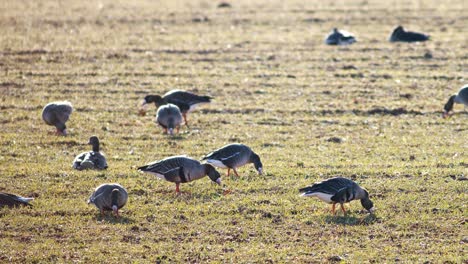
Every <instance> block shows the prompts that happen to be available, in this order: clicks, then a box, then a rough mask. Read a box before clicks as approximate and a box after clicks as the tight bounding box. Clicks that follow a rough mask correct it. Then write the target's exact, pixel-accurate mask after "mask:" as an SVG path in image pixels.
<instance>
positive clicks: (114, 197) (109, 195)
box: [88, 183, 128, 217]
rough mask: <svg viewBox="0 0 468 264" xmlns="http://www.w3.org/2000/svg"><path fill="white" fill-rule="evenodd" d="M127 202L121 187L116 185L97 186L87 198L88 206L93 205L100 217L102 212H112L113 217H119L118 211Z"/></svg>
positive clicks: (123, 189) (125, 194) (126, 196)
mask: <svg viewBox="0 0 468 264" xmlns="http://www.w3.org/2000/svg"><path fill="white" fill-rule="evenodd" d="M127 200H128V193H127V190H125V188H124V187H122V185H120V184H118V183H105V184H101V185H99V186H98V187H97V188H96V190H94V192H93V194H92V195H91V197H89V200H88V204H94V205H95V206H96V207H97V208H98V209H99V211H100V212H101V215H104V211H113V212H114V214H115V216H117V217H119V209H120V208H122V207H123V206H124V205H125V204H126V203H127Z"/></svg>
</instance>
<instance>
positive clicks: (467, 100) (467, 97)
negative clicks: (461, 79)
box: [443, 84, 468, 118]
mask: <svg viewBox="0 0 468 264" xmlns="http://www.w3.org/2000/svg"><path fill="white" fill-rule="evenodd" d="M454 103H457V104H464V105H465V108H466V107H467V106H468V84H465V85H464V86H463V87H462V88H461V89H460V91H458V93H457V94H454V95H452V96H450V98H449V99H448V101H447V103H446V104H445V106H444V110H445V112H444V115H443V117H444V118H447V117H449V116H450V112H451V111H452V110H453V104H454Z"/></svg>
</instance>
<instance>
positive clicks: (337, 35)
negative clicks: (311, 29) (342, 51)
mask: <svg viewBox="0 0 468 264" xmlns="http://www.w3.org/2000/svg"><path fill="white" fill-rule="evenodd" d="M354 42H356V38H355V37H354V36H353V35H352V34H351V33H349V32H347V31H344V30H338V29H337V28H334V29H333V30H332V32H330V34H329V35H328V36H327V38H326V39H325V44H327V45H349V44H353V43H354Z"/></svg>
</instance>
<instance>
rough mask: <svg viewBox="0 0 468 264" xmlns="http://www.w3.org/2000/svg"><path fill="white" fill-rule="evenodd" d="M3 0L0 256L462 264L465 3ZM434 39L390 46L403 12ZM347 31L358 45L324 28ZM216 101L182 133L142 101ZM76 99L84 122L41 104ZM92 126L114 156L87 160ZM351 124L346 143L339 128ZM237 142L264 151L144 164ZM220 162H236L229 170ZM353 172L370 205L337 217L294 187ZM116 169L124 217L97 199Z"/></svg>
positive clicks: (467, 162) (466, 170) (466, 216)
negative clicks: (445, 115)
mask: <svg viewBox="0 0 468 264" xmlns="http://www.w3.org/2000/svg"><path fill="white" fill-rule="evenodd" d="M405 2H408V1H401V0H395V1H374V0H349V1H330V3H327V4H324V3H323V1H318V0H316V1H295V0H294V1H279V0H275V1H267V0H262V1H247V0H240V1H232V2H231V5H232V7H231V8H217V5H218V2H216V1H206V0H196V1H149V0H139V1H119V0H117V1H116V0H112V1H110V0H100V1H76V0H70V1H52V0H47V1H29V0H20V1H4V2H3V3H2V4H0V34H1V38H0V91H1V101H0V105H1V106H0V123H1V125H0V153H1V154H0V178H1V180H0V191H7V192H12V193H17V194H20V195H24V196H33V197H35V200H34V201H33V205H34V207H32V208H16V209H8V208H4V209H0V262H14V263H45V262H82V263H129V262H136V263H145V262H148V263H155V262H162V263H210V262H214V263H216V262H232V263H285V262H286V263H320V262H339V261H342V262H349V263H362V262H367V263H385V262H387V263H393V262H402V263H409V262H415V263H423V262H426V263H442V262H446V263H466V262H467V261H468V257H467V256H468V250H467V244H468V231H467V230H468V229H467V227H466V224H467V221H468V210H467V198H468V195H467V193H468V188H467V181H465V180H466V177H467V176H468V153H467V149H468V143H467V135H468V122H467V120H468V114H467V113H466V112H463V107H462V106H460V105H456V106H455V110H456V111H457V112H458V113H457V114H455V115H454V116H453V117H452V118H451V119H447V120H445V119H442V118H441V115H442V109H443V108H442V107H443V105H444V104H445V102H446V100H447V99H448V97H449V95H451V94H453V93H454V92H456V91H457V90H458V89H459V88H460V87H461V86H462V85H463V84H465V83H467V82H468V80H467V77H468V72H467V69H468V56H467V51H468V28H467V27H466V25H467V23H468V17H467V16H466V14H467V13H468V7H467V5H466V1H463V0H457V1H455V0H454V1H443V2H444V3H443V4H441V3H440V2H439V1H435V0H432V1H413V2H412V3H409V4H408V3H405ZM398 24H402V25H403V26H405V27H407V28H408V29H410V30H414V31H422V32H426V33H428V34H430V35H431V38H432V39H431V40H430V41H429V42H426V43H418V44H395V43H389V42H388V41H387V38H388V36H389V34H390V32H391V31H392V30H393V28H394V27H395V26H396V25H398ZM333 27H339V28H343V29H346V30H348V31H351V32H353V33H355V34H356V35H357V39H358V42H357V43H355V44H353V45H351V46H347V47H331V46H326V45H324V44H323V39H324V37H325V35H326V34H327V33H328V32H329V31H330V30H331V29H332V28H333ZM174 88H177V89H184V90H190V91H194V92H197V93H199V94H207V95H211V96H213V97H214V98H215V99H214V101H213V102H212V103H211V104H210V105H206V106H204V107H202V108H200V109H199V111H197V112H194V113H193V114H191V115H189V122H191V126H190V129H188V128H187V127H183V129H182V131H181V133H180V134H179V135H177V136H175V137H173V138H171V137H168V136H167V135H164V134H162V129H161V128H160V127H158V126H157V125H156V124H155V123H154V116H155V109H153V107H150V108H149V111H148V114H147V115H146V116H139V115H138V109H139V104H140V103H141V100H142V99H143V97H144V96H145V95H147V94H150V93H153V94H162V93H165V92H166V91H168V90H170V89H174ZM54 100H69V101H70V102H72V103H73V105H74V107H75V112H74V113H73V114H72V116H71V119H70V121H69V122H68V123H67V125H68V128H69V133H70V135H69V136H67V137H57V136H53V135H50V134H49V132H50V131H53V130H54V128H52V127H49V126H47V125H45V124H44V122H43V121H42V118H41V110H42V107H43V106H44V105H45V104H46V103H48V102H50V101H54ZM91 135H97V136H99V137H100V139H101V142H102V150H103V151H104V152H105V153H106V155H107V157H108V164H109V169H107V170H106V171H74V170H72V168H71V165H72V161H73V158H74V157H75V155H77V154H79V153H81V152H83V151H87V150H89V148H90V146H89V145H86V143H87V141H88V138H89V137H90V136H91ZM334 138H338V140H336V139H334ZM231 142H241V143H244V144H247V145H249V146H251V147H252V148H253V150H254V151H256V152H257V153H258V154H259V155H260V156H261V158H262V162H263V164H264V170H265V171H266V173H265V174H264V175H262V176H258V175H257V174H256V172H255V170H254V168H253V166H252V165H249V166H246V167H242V168H241V169H239V173H240V174H241V177H240V178H237V177H229V178H228V177H226V176H224V177H223V181H224V183H225V184H226V186H227V187H228V188H229V189H230V190H232V193H231V194H229V195H226V196H223V194H222V190H221V189H220V188H219V187H218V186H216V185H215V184H212V183H211V182H210V180H209V179H208V178H205V179H201V180H199V181H195V182H192V183H187V184H182V186H181V189H182V191H186V192H189V194H185V195H181V196H178V197H177V196H176V195H175V193H174V190H175V184H172V183H169V182H165V181H160V180H157V179H156V178H155V177H153V176H151V175H149V174H142V173H139V172H138V171H136V167H137V166H141V165H144V164H146V163H148V162H151V161H154V160H158V159H162V158H164V157H167V156H171V155H179V154H187V155H189V156H192V157H195V158H200V157H202V156H203V155H204V154H206V153H208V152H210V151H212V150H214V149H216V148H218V147H221V146H223V145H225V144H227V143H231ZM220 172H221V173H222V174H223V175H224V174H225V173H226V171H225V170H220ZM334 176H343V177H348V178H352V179H354V180H356V181H357V182H358V183H359V184H360V185H361V186H363V187H365V188H366V189H367V190H368V191H369V193H370V195H371V199H372V200H373V201H374V204H375V206H376V208H377V211H376V213H375V215H369V214H367V213H365V211H364V210H363V208H362V207H361V205H360V203H359V202H353V203H351V204H350V205H349V206H348V208H349V209H350V210H349V211H350V213H349V214H348V215H347V216H343V215H342V214H341V213H340V214H338V215H337V216H332V215H331V213H330V206H329V205H327V204H325V203H323V202H321V201H319V200H318V199H312V198H309V199H306V198H302V197H299V194H298V188H300V187H304V186H306V185H309V184H311V183H313V182H315V181H320V180H323V179H326V178H330V177H334ZM105 182H118V183H120V184H122V185H123V186H125V187H126V188H127V189H128V191H129V194H130V198H129V202H128V204H127V206H126V207H124V208H123V209H122V210H121V214H122V216H123V217H122V218H120V219H114V218H113V217H111V216H109V217H101V216H100V215H99V212H98V210H97V209H96V208H95V207H93V206H91V205H88V204H86V200H87V198H88V197H89V195H91V193H92V191H93V188H95V187H96V186H98V185H99V184H101V183H105Z"/></svg>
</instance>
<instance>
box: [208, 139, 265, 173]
mask: <svg viewBox="0 0 468 264" xmlns="http://www.w3.org/2000/svg"><path fill="white" fill-rule="evenodd" d="M202 160H206V162H207V163H209V164H212V165H213V166H215V167H218V168H227V169H228V171H227V176H229V173H230V170H231V169H232V170H233V171H234V173H235V174H236V176H238V177H239V174H238V173H237V171H236V168H238V167H241V166H244V165H245V164H247V163H253V164H254V167H255V169H256V170H257V172H258V174H260V175H261V174H262V172H263V165H262V162H261V161H260V157H259V156H258V155H257V154H255V152H253V151H252V149H250V148H249V147H248V146H246V145H244V144H237V143H235V144H229V145H226V146H224V147H222V148H219V149H217V150H215V151H213V152H211V153H209V154H208V155H206V156H204V157H203V159H202Z"/></svg>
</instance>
